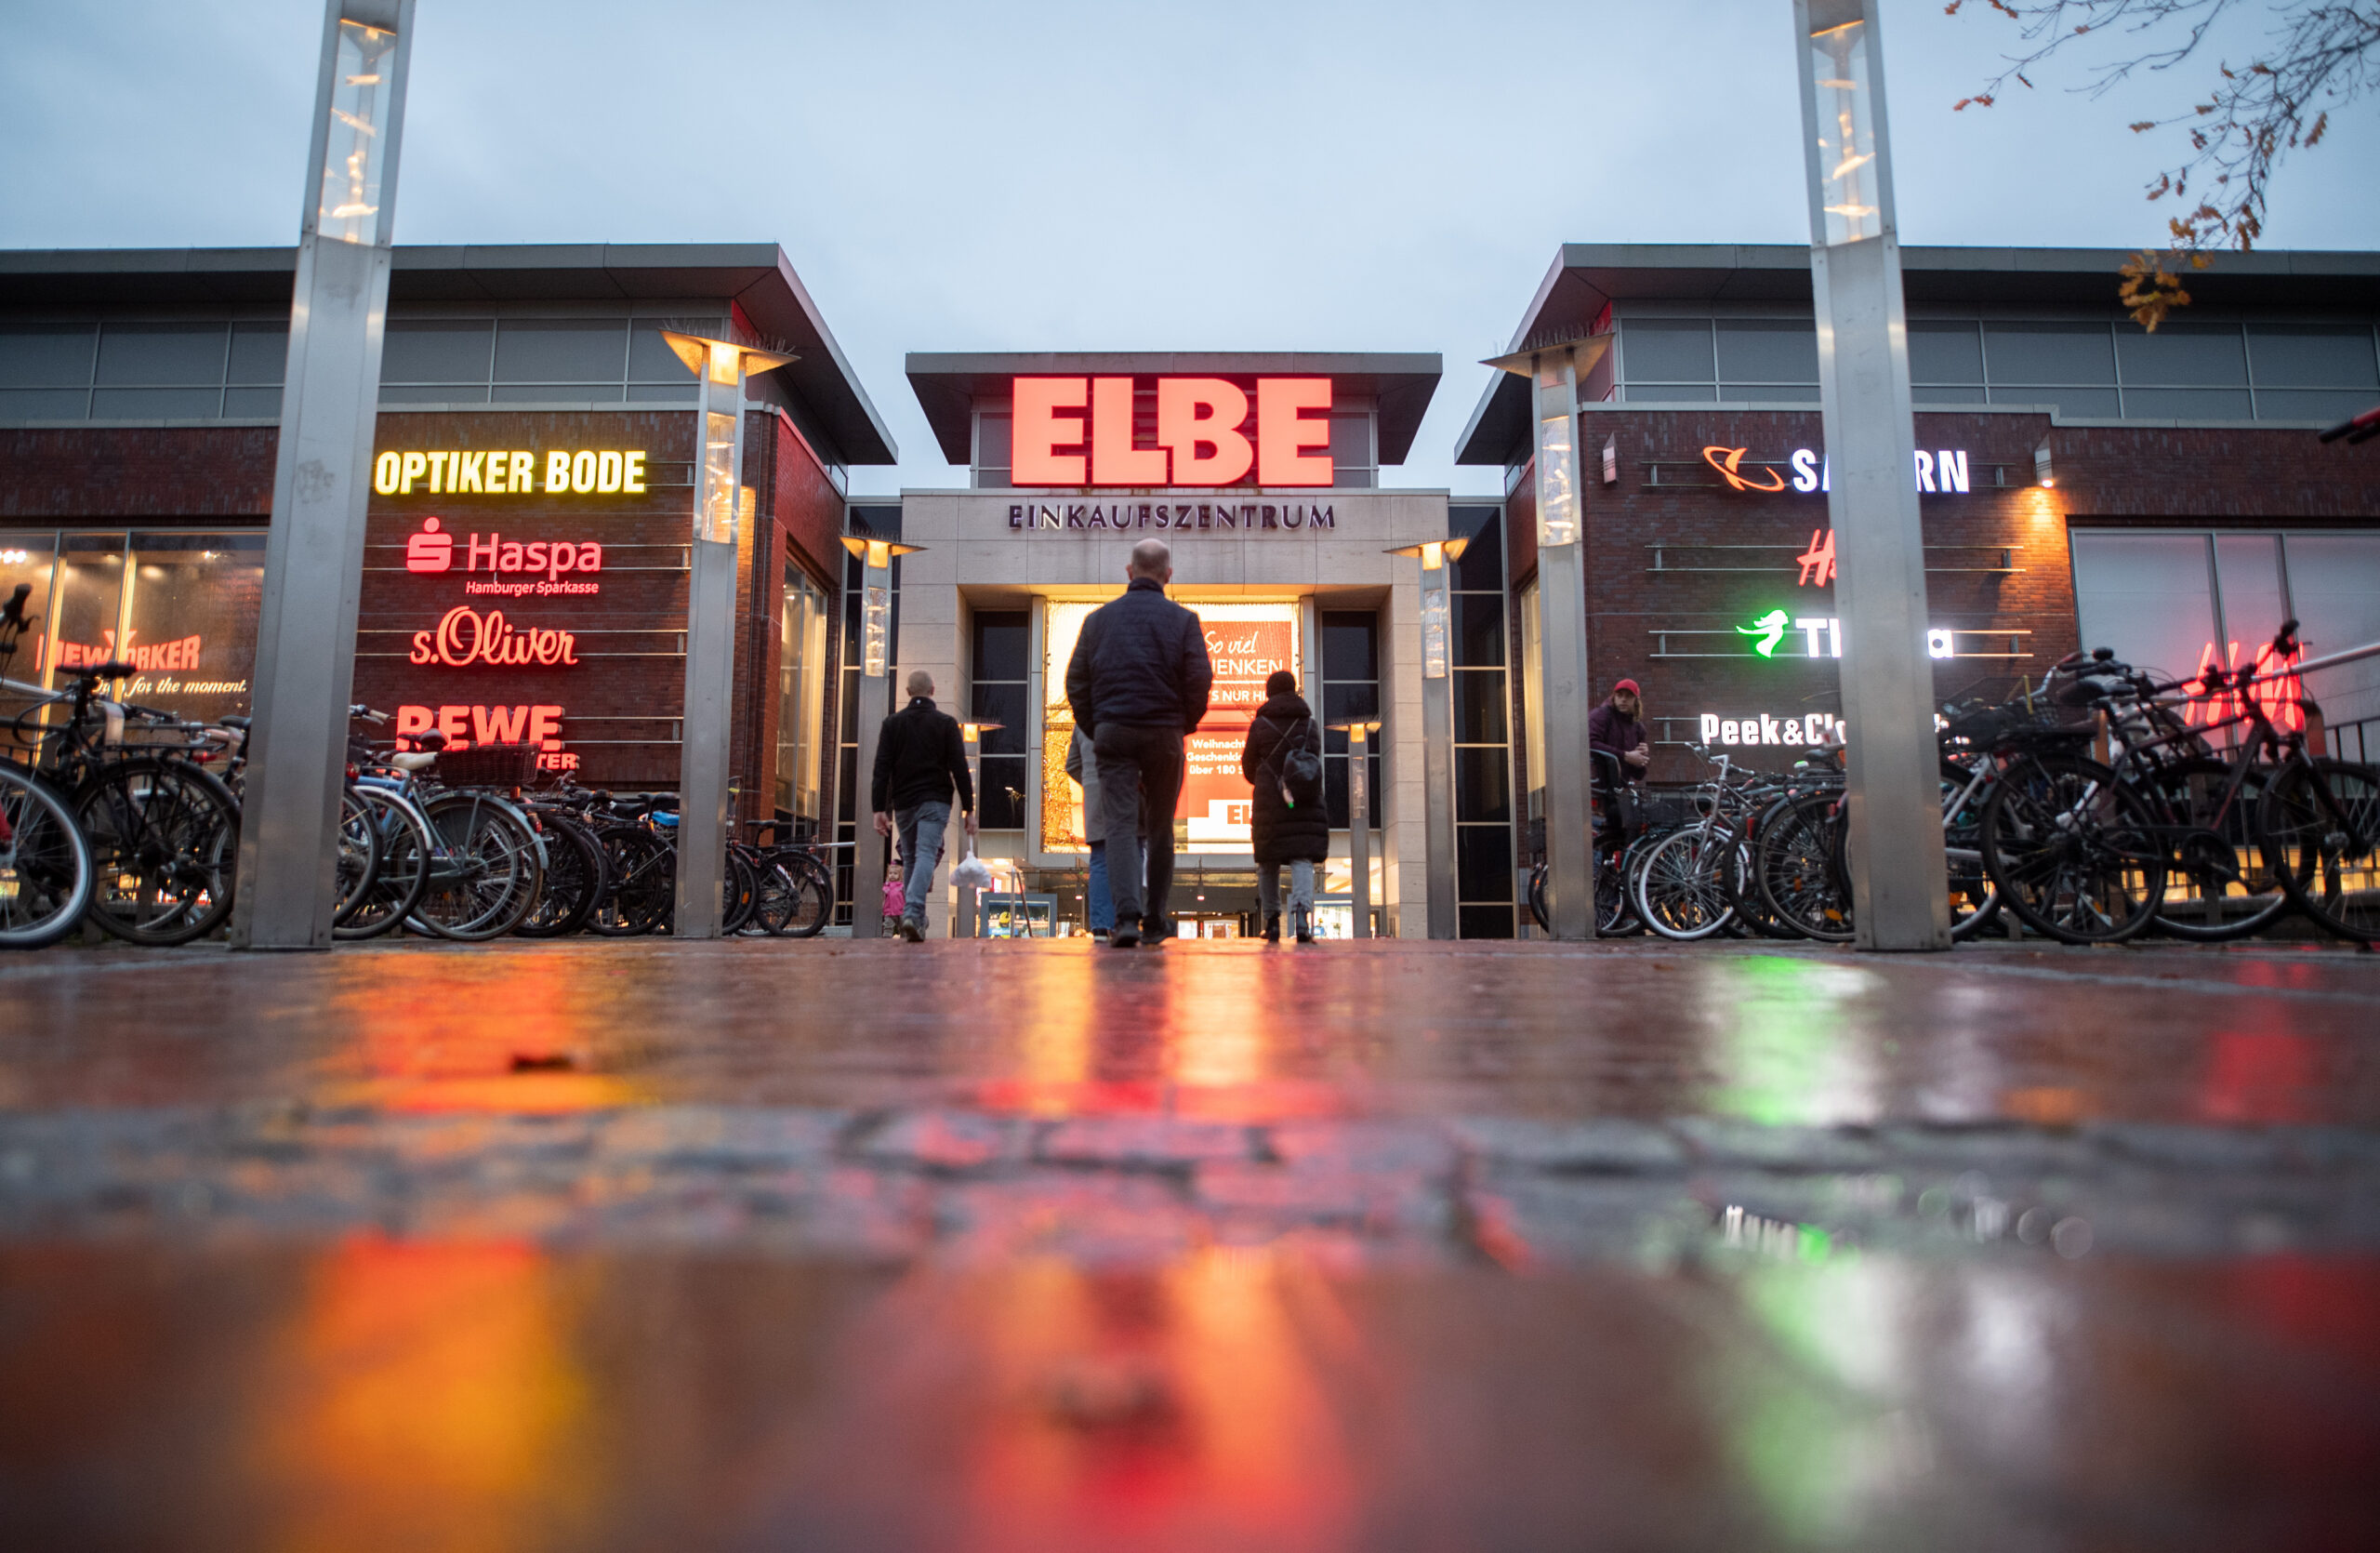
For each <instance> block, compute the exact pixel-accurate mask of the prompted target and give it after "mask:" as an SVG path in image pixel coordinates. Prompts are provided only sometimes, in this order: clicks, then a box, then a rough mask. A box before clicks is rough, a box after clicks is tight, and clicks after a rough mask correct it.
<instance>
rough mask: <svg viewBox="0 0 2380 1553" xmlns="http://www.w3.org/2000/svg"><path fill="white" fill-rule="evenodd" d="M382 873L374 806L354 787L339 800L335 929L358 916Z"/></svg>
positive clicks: (333, 919)
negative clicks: (373, 818) (357, 912)
mask: <svg viewBox="0 0 2380 1553" xmlns="http://www.w3.org/2000/svg"><path fill="white" fill-rule="evenodd" d="M379 872H380V828H379V827H378V826H377V825H375V824H374V823H373V822H372V810H371V807H370V806H369V805H368V804H366V803H364V800H363V799H361V798H359V797H357V796H356V793H355V790H354V789H353V788H350V789H348V790H346V791H345V792H343V793H341V794H339V799H338V909H337V911H335V912H334V913H333V914H332V916H331V925H332V926H333V927H334V928H336V927H337V925H338V924H339V923H343V922H345V921H347V920H348V918H350V917H352V916H353V915H355V913H356V910H357V909H359V908H360V907H362V906H363V904H364V898H365V897H366V896H369V895H370V894H371V893H372V883H373V881H374V880H375V879H377V877H378V876H379Z"/></svg>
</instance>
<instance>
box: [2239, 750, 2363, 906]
mask: <svg viewBox="0 0 2380 1553" xmlns="http://www.w3.org/2000/svg"><path fill="white" fill-rule="evenodd" d="M2256 828H2257V830H2259V831H2260V832H2262V834H2261V836H2260V837H2259V841H2260V843H2261V844H2262V847H2263V851H2264V856H2265V861H2266V866H2268V868H2270V869H2273V871H2274V872H2276V873H2278V874H2279V875H2280V876H2281V883H2282V885H2283V887H2284V888H2286V889H2287V890H2288V892H2289V898H2290V900H2291V901H2292V902H2293V903H2294V905H2295V906H2296V908H2297V909H2299V910H2300V911H2303V912H2305V913H2306V914H2307V916H2309V917H2311V918H2313V919H2314V921H2315V922H2316V923H2318V924H2319V925H2321V928H2322V929H2323V930H2324V931H2325V932H2329V933H2334V934H2336V935H2337V936H2340V937H2342V938H2349V939H2353V940H2356V941H2357V942H2360V943H2365V944H2368V943H2371V942H2372V941H2373V937H2374V936H2375V935H2380V856H2375V847H2380V771H2375V770H2374V769H2373V767H2371V766H2368V765H2355V764H2352V763H2349V762H2347V761H2340V760H2333V759H2331V758H2330V757H2328V756H2324V757H2322V758H2321V759H2319V760H2314V761H2307V760H2303V759H2300V760H2297V761H2294V762H2293V763H2290V764H2289V765H2287V766H2284V767H2283V768H2282V769H2281V774H2280V775H2279V776H2275V777H2274V778H2273V779H2272V781H2271V783H2270V785H2268V787H2267V788H2266V789H2265V797H2264V802H2263V803H2262V804H2260V805H2258V809H2257V815H2256Z"/></svg>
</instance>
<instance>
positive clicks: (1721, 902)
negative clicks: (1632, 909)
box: [1635, 825, 1737, 943]
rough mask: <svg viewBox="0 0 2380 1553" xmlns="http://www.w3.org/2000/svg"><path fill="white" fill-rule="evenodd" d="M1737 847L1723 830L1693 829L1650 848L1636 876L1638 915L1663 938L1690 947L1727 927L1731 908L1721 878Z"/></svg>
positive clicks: (1715, 827)
mask: <svg viewBox="0 0 2380 1553" xmlns="http://www.w3.org/2000/svg"><path fill="white" fill-rule="evenodd" d="M1736 845H1737V837H1736V833H1735V832H1734V831H1733V830H1728V829H1726V827H1725V826H1719V825H1712V826H1701V825H1697V826H1692V827H1690V828H1688V829H1686V830H1674V831H1672V832H1671V833H1670V834H1668V835H1666V836H1664V837H1662V838H1661V839H1660V840H1659V842H1658V843H1654V845H1653V848H1652V850H1651V851H1649V852H1647V853H1646V855H1645V862H1644V865H1643V867H1642V868H1640V869H1638V870H1637V873H1636V889H1635V896H1636V914H1637V915H1638V916H1639V917H1642V918H1643V919H1644V920H1645V925H1646V927H1649V928H1651V929H1652V930H1653V931H1654V932H1656V933H1658V934H1659V935H1660V936H1662V937H1664V938H1673V939H1675V940H1677V941H1679V942H1681V943H1691V942H1693V941H1694V940H1695V939H1698V938H1708V937H1709V936H1711V935H1712V934H1713V933H1716V932H1718V931H1719V930H1720V929H1721V928H1723V927H1725V926H1726V925H1727V923H1729V922H1730V921H1732V920H1733V919H1734V917H1735V914H1736V913H1735V909H1734V908H1733V907H1731V906H1730V905H1729V904H1728V902H1727V887H1726V884H1725V883H1722V882H1721V880H1720V878H1719V870H1720V868H1721V866H1722V864H1723V863H1724V862H1725V860H1726V855H1727V854H1728V853H1729V852H1731V851H1733V850H1734V849H1735V847H1736Z"/></svg>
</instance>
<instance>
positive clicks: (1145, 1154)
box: [1034, 1116, 1250, 1165]
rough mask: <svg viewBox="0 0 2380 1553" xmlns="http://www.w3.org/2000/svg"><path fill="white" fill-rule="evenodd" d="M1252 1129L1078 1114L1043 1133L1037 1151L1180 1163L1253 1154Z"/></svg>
mask: <svg viewBox="0 0 2380 1553" xmlns="http://www.w3.org/2000/svg"><path fill="white" fill-rule="evenodd" d="M1249 1151H1250V1144H1249V1130H1248V1129H1247V1128H1246V1127H1244V1126H1236V1125H1233V1124H1231V1123H1228V1122H1189V1121H1183V1120H1181V1119H1179V1118H1175V1117H1163V1116H1078V1117H1069V1118H1067V1119H1066V1120H1065V1121H1063V1122H1057V1123H1055V1124H1054V1125H1052V1126H1051V1127H1050V1128H1049V1129H1048V1130H1047V1131H1046V1132H1044V1133H1043V1134H1042V1135H1041V1138H1040V1141H1039V1143H1038V1145H1037V1146H1036V1148H1035V1149H1034V1152H1035V1154H1036V1155H1037V1156H1038V1157H1039V1158H1040V1159H1043V1160H1046V1161H1052V1162H1057V1163H1067V1164H1102V1165H1182V1164H1192V1163H1196V1162H1197V1161H1201V1160H1244V1159H1246V1158H1248V1157H1249Z"/></svg>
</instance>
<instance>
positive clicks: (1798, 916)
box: [1752, 792, 1853, 944]
mask: <svg viewBox="0 0 2380 1553" xmlns="http://www.w3.org/2000/svg"><path fill="white" fill-rule="evenodd" d="M1841 803H1842V800H1841V798H1840V796H1839V795H1838V794H1835V793H1831V792H1806V793H1803V794H1802V795H1801V796H1799V797H1797V798H1794V799H1792V800H1791V801H1790V802H1789V803H1787V805H1786V807H1785V810H1784V812H1783V813H1781V814H1779V815H1778V816H1775V817H1774V818H1773V819H1772V820H1771V822H1770V823H1769V825H1768V827H1767V829H1766V830H1765V832H1764V833H1763V834H1762V836H1761V838H1760V842H1759V843H1758V845H1757V846H1756V847H1755V848H1754V849H1753V852H1752V878H1753V882H1754V883H1755V884H1757V885H1758V887H1759V890H1760V896H1761V899H1762V900H1763V901H1764V902H1765V903H1766V904H1767V907H1768V910H1769V915H1770V916H1771V917H1773V918H1774V919H1775V920H1776V921H1777V922H1778V923H1781V924H1783V925H1784V926H1786V927H1788V928H1791V929H1792V931H1793V932H1795V933H1798V934H1800V935H1801V936H1803V937H1805V938H1809V939H1813V940H1815V941H1817V942H1818V943H1821V944H1847V943H1849V942H1850V941H1851V939H1852V936H1853V929H1852V925H1851V892H1850V891H1849V890H1848V889H1847V888H1846V887H1845V881H1844V876H1843V872H1842V870H1841V869H1839V868H1838V867H1837V866H1836V863H1835V852H1836V849H1837V845H1838V839H1837V832H1838V831H1839V830H1841V829H1842V827H1843V816H1842V812H1841Z"/></svg>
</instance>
